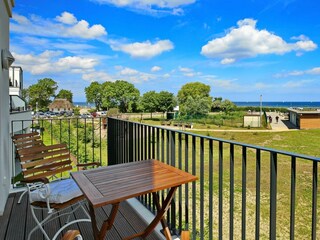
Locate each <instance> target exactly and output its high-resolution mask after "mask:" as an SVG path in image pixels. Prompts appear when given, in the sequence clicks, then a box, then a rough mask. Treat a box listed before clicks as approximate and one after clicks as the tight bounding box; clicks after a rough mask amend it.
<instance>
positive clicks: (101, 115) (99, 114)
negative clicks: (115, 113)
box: [97, 111, 107, 117]
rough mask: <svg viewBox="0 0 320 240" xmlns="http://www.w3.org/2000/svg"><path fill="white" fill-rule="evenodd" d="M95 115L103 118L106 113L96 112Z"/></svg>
mask: <svg viewBox="0 0 320 240" xmlns="http://www.w3.org/2000/svg"><path fill="white" fill-rule="evenodd" d="M97 115H98V116H100V117H105V116H106V115H107V111H98V112H97Z"/></svg>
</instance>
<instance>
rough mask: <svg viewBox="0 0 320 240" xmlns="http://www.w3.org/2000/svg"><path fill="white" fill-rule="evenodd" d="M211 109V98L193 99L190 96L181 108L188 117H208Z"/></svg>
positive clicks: (182, 112)
mask: <svg viewBox="0 0 320 240" xmlns="http://www.w3.org/2000/svg"><path fill="white" fill-rule="evenodd" d="M210 108H211V99H210V98H201V97H199V96H198V97H195V98H193V97H191V96H189V97H188V98H187V100H186V102H185V103H184V104H183V105H182V107H181V108H180V111H181V114H182V115H188V116H203V115H206V114H207V113H208V112H209V111H210Z"/></svg>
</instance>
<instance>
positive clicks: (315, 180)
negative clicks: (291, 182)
mask: <svg viewBox="0 0 320 240" xmlns="http://www.w3.org/2000/svg"><path fill="white" fill-rule="evenodd" d="M312 173H313V174H312V240H316V239H317V192H318V162H316V161H314V162H313V171H312Z"/></svg>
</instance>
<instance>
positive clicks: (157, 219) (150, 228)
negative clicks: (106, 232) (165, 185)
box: [124, 187, 178, 240]
mask: <svg viewBox="0 0 320 240" xmlns="http://www.w3.org/2000/svg"><path fill="white" fill-rule="evenodd" d="M177 188H178V187H172V188H171V189H170V191H169V193H168V196H167V197H166V199H165V200H164V202H163V204H162V207H161V208H160V204H159V200H158V198H156V200H155V201H156V204H157V205H158V206H157V209H158V207H159V209H158V211H157V215H156V216H155V218H154V219H153V221H152V222H151V223H150V224H149V226H148V227H147V228H146V229H145V230H144V231H143V232H141V233H137V234H135V235H132V236H130V237H126V238H124V240H130V239H134V238H137V237H141V238H143V239H144V238H146V237H147V236H148V235H149V234H150V233H151V232H152V231H153V230H154V229H155V227H156V226H157V225H158V223H159V222H160V221H161V224H162V227H163V230H164V232H165V237H166V239H167V240H171V239H172V237H171V233H170V231H169V228H168V226H167V223H166V221H165V219H164V215H165V213H166V212H167V211H168V209H169V207H170V203H171V201H172V199H173V197H174V193H175V191H176V190H177Z"/></svg>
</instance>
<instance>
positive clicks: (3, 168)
mask: <svg viewBox="0 0 320 240" xmlns="http://www.w3.org/2000/svg"><path fill="white" fill-rule="evenodd" d="M13 6H14V0H2V1H0V55H1V56H0V62H1V64H0V119H1V121H0V215H2V214H3V210H4V207H5V204H6V201H7V198H8V195H9V189H10V173H11V167H10V159H11V158H10V152H11V151H10V145H11V144H10V143H11V139H10V134H9V129H10V122H9V121H10V117H9V115H10V114H9V71H8V69H6V68H7V66H5V65H6V64H5V61H6V60H8V58H7V59H5V58H6V56H5V54H6V53H8V50H9V18H10V17H12V8H13ZM11 61H12V59H11ZM7 63H8V62H7Z"/></svg>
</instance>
